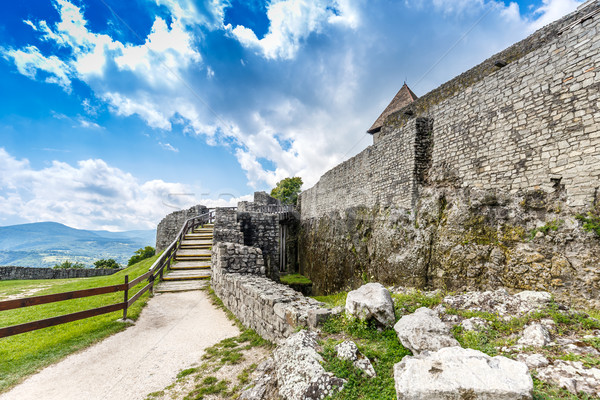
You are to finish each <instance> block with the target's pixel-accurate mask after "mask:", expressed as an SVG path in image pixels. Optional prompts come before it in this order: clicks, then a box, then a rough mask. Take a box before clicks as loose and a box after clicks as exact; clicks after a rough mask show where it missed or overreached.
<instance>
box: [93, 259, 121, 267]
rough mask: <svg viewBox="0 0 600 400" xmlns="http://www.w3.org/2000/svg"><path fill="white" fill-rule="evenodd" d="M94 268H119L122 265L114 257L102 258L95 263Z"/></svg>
mask: <svg viewBox="0 0 600 400" xmlns="http://www.w3.org/2000/svg"><path fill="white" fill-rule="evenodd" d="M94 268H96V269H119V268H121V265H120V264H119V263H117V262H116V261H115V260H114V259H113V258H109V259H104V258H102V259H100V260H98V261H96V262H95V263H94Z"/></svg>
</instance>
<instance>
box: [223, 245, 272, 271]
mask: <svg viewBox="0 0 600 400" xmlns="http://www.w3.org/2000/svg"><path fill="white" fill-rule="evenodd" d="M213 259H214V261H213V272H214V271H225V272H226V273H242V274H257V275H264V274H265V264H264V262H263V258H262V251H261V250H260V249H259V248H256V247H249V246H244V245H241V244H238V243H226V242H221V243H216V244H215V245H214V246H213Z"/></svg>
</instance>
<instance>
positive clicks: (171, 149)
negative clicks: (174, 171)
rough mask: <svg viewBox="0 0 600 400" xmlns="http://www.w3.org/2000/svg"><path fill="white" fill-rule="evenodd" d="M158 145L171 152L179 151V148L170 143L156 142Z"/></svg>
mask: <svg viewBox="0 0 600 400" xmlns="http://www.w3.org/2000/svg"><path fill="white" fill-rule="evenodd" d="M158 145H159V146H160V147H162V148H163V149H165V150H168V151H172V152H173V153H179V149H177V148H175V147H173V146H172V145H171V144H170V143H162V142H158Z"/></svg>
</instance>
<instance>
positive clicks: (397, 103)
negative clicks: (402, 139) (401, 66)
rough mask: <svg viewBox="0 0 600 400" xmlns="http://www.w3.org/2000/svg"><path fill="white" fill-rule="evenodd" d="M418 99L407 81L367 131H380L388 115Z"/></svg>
mask: <svg viewBox="0 0 600 400" xmlns="http://www.w3.org/2000/svg"><path fill="white" fill-rule="evenodd" d="M416 99H418V97H417V95H416V94H414V93H413V91H412V90H410V88H409V87H408V86H407V85H406V82H405V83H404V85H402V87H401V88H400V90H399V91H398V93H396V96H394V99H393V100H392V102H391V103H390V104H389V105H388V106H387V107H386V108H385V110H383V112H382V113H381V115H380V116H379V118H377V120H375V122H374V123H373V126H371V127H370V128H369V130H368V131H367V132H368V133H375V132H379V130H380V129H381V127H382V126H383V123H384V122H385V119H386V118H387V116H388V115H390V114H392V113H395V112H396V111H398V110H401V109H402V108H404V107H406V106H407V105H409V104H410V103H412V102H413V101H415V100H416Z"/></svg>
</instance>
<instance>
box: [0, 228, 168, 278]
mask: <svg viewBox="0 0 600 400" xmlns="http://www.w3.org/2000/svg"><path fill="white" fill-rule="evenodd" d="M155 239H156V231H155V230H135V231H125V232H109V231H91V230H84V229H75V228H71V227H68V226H66V225H63V224H59V223H57V222H37V223H32V224H22V225H11V226H2V227H0V265H21V266H28V267H51V266H54V264H56V263H60V262H63V261H65V260H70V261H79V262H82V263H84V264H86V265H87V266H91V265H92V264H93V262H94V261H96V260H99V259H101V258H114V259H115V260H117V262H119V263H120V264H124V265H126V264H127V260H129V258H130V257H131V256H132V255H133V253H134V252H135V251H136V250H137V249H139V248H140V247H145V246H154V243H155Z"/></svg>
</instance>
